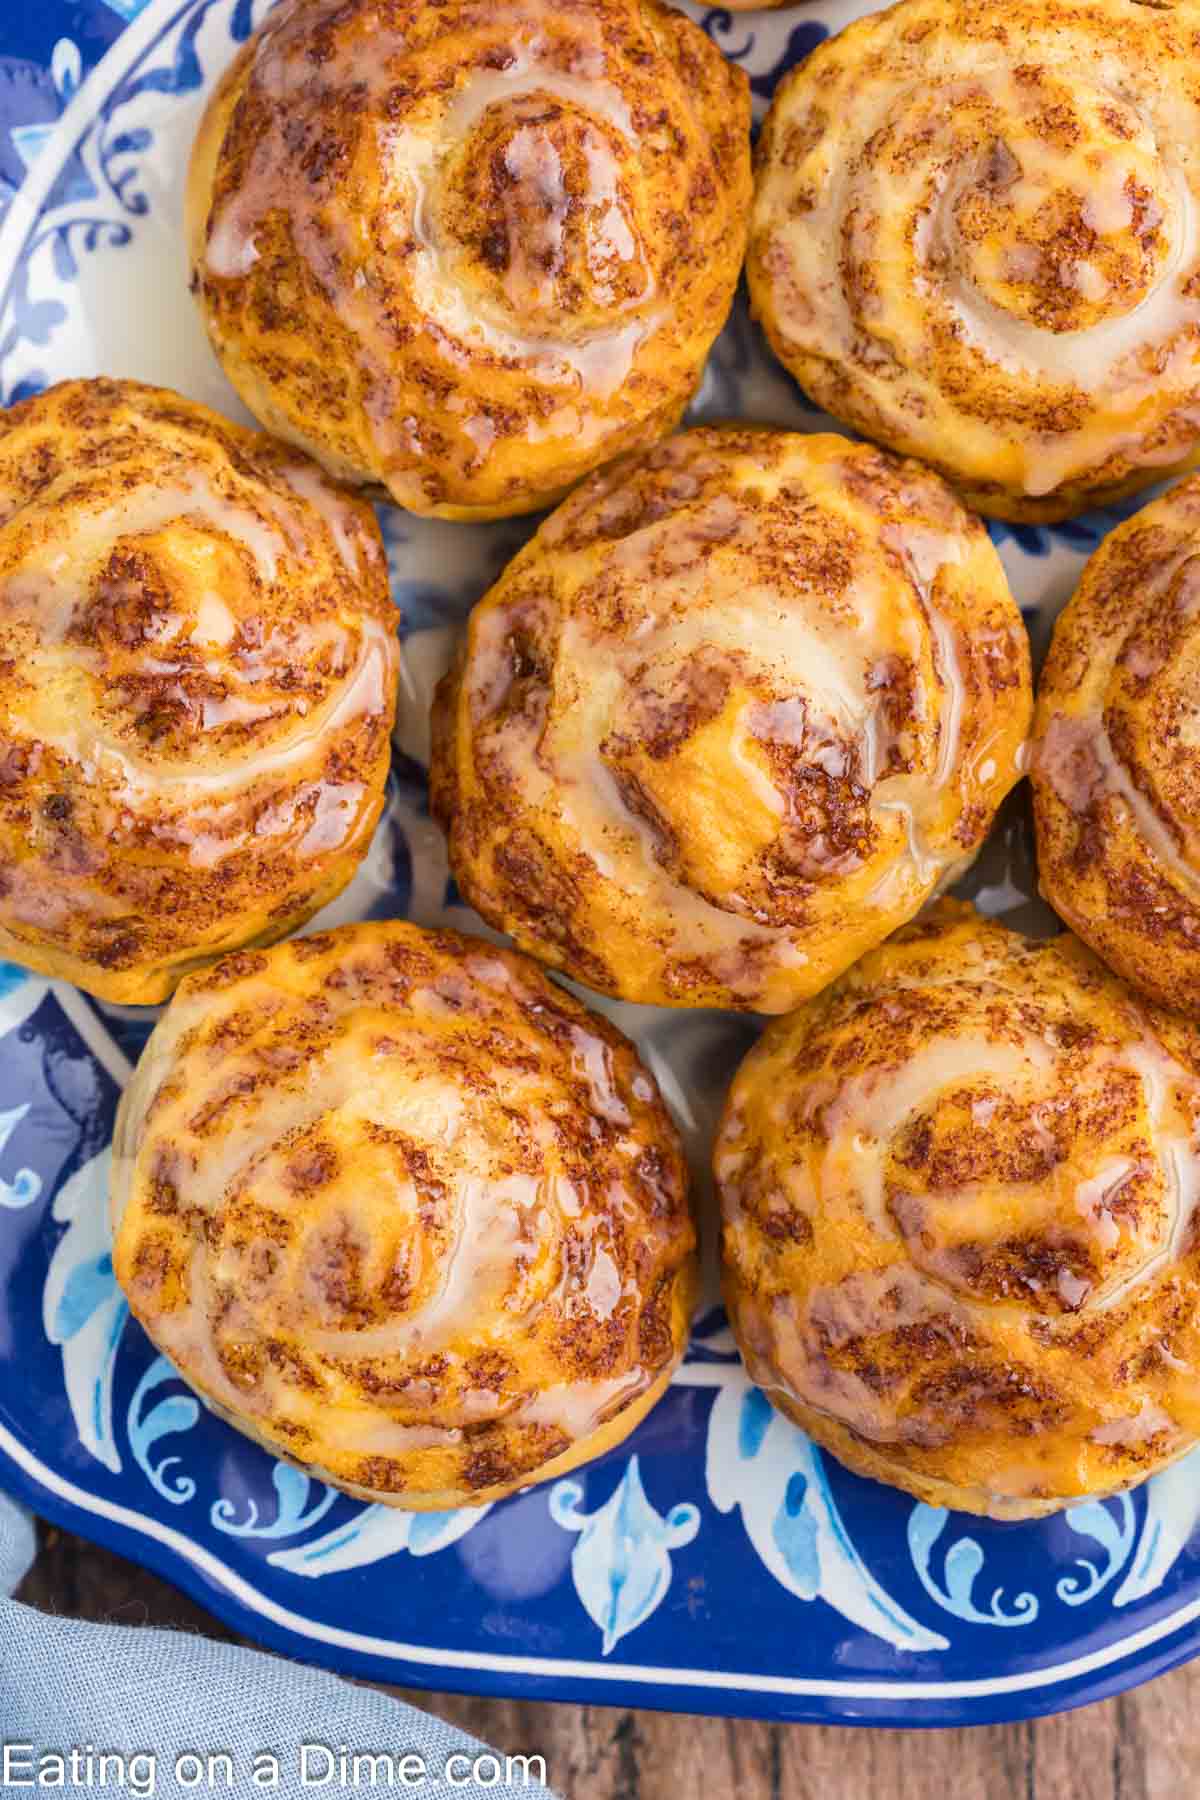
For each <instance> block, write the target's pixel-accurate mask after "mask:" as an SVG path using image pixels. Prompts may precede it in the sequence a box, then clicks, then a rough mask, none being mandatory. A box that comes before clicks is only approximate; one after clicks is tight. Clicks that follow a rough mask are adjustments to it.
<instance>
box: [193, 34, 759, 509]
mask: <svg viewBox="0 0 1200 1800" xmlns="http://www.w3.org/2000/svg"><path fill="white" fill-rule="evenodd" d="M749 122H750V114H749V89H748V84H747V81H746V77H745V75H744V74H743V73H742V71H741V70H740V69H738V68H736V67H735V66H734V65H733V64H731V63H729V62H727V61H726V60H725V58H724V57H723V56H722V55H721V54H720V52H719V51H718V50H716V49H715V48H714V47H713V45H712V44H711V43H710V42H709V40H708V38H707V37H706V36H705V34H704V33H703V32H702V31H701V30H700V29H699V27H698V26H697V25H695V24H693V23H692V21H691V20H690V19H688V18H685V17H684V15H683V14H682V13H679V12H676V11H674V10H673V9H672V8H670V7H667V6H664V5H661V4H659V0H588V3H587V4H586V5H576V6H558V7H554V6H548V5H545V4H544V3H543V0H496V4H493V5H490V6H479V5H477V4H475V3H474V0H444V3H442V4H438V5H426V4H423V3H422V0H288V3H287V4H285V5H283V6H281V7H280V8H279V10H278V11H277V12H274V13H272V14H271V16H270V18H269V19H268V20H267V21H266V23H265V24H264V25H262V26H261V27H260V29H259V30H258V31H257V32H256V33H255V35H254V36H253V37H252V38H251V40H250V42H249V43H248V44H247V45H246V47H245V49H244V50H243V51H242V53H241V55H240V56H239V57H238V59H237V60H236V62H235V63H234V64H233V66H232V68H231V69H230V70H229V73H228V75H227V76H226V78H225V80H224V81H223V82H222V84H221V86H220V87H219V88H218V90H217V92H216V93H215V94H214V96H213V100H212V102H211V104H210V106H209V109H208V112H207V114H206V116H205V119H204V122H203V125H202V126H201V129H200V135H199V137H198V139H197V143H196V148H195V151H194V154H193V160H192V166H191V173H190V177H189V193H188V210H189V228H188V229H189V241H190V246H191V251H190V253H191V258H192V285H193V289H194V291H195V294H196V297H197V299H198V301H199V304H200V308H201V311H202V313H203V315H204V319H205V322H206V324H207V327H208V331H209V334H210V336H211V339H212V342H213V345H214V348H215V349H216V352H217V354H218V356H219V357H220V359H221V361H222V363H223V365H224V368H225V371H226V373H227V374H228V376H229V378H230V380H231V381H232V382H233V384H234V386H235V387H236V388H237V390H238V392H239V393H240V394H241V396H242V398H243V399H244V400H245V402H246V404H247V405H248V406H249V407H250V408H251V409H252V411H253V412H254V413H255V414H256V415H257V416H258V417H259V418H260V419H261V420H262V421H263V423H264V424H265V425H267V426H269V427H270V428H271V429H272V430H273V431H276V432H278V433H279V434H280V435H281V436H283V437H285V438H289V439H290V440H291V441H292V442H293V443H296V444H299V445H301V446H302V447H303V448H304V449H306V450H308V451H309V452H311V454H312V455H314V456H316V457H318V458H319V459H320V460H321V461H322V462H323V463H324V464H325V465H326V467H328V468H329V469H330V470H331V471H332V472H333V473H334V474H335V475H337V476H338V477H339V478H343V479H346V480H348V481H354V482H371V483H377V484H379V485H381V486H382V487H385V488H387V489H388V490H389V491H390V492H391V495H392V497H393V498H394V499H395V500H397V501H398V502H399V503H400V505H402V506H406V507H408V508H409V509H410V510H412V511H413V512H418V513H432V514H438V515H440V516H442V517H445V518H498V517H502V516H504V515H507V514H511V513H521V512H530V511H532V510H534V509H536V508H538V507H541V506H545V505H547V504H549V503H550V502H551V501H552V500H554V499H556V498H558V496H559V495H561V494H563V493H565V492H566V491H567V489H568V488H570V487H572V486H573V485H574V484H575V483H576V482H577V481H578V480H579V479H580V478H581V477H582V476H583V475H586V474H587V473H588V471H589V470H591V469H594V468H596V467H598V466H599V465H600V464H601V463H603V462H606V461H607V460H609V459H610V458H611V457H613V456H615V455H616V454H618V453H619V452H621V451H624V450H630V449H633V448H636V447H639V446H641V445H644V444H649V443H653V442H654V441H655V440H656V439H658V438H660V437H662V436H663V434H664V433H665V432H667V431H668V430H669V429H670V428H671V426H672V425H673V424H674V423H675V422H676V420H677V419H678V418H679V415H680V414H681V412H682V411H683V408H684V406H685V405H686V403H687V401H688V399H689V398H690V396H691V394H692V391H693V389H694V388H695V386H696V384H697V382H698V380H699V378H700V373H701V369H702V367H703V364H704V361H705V358H706V357H707V355H708V351H709V348H710V346H711V344H712V342H713V340H714V338H715V337H716V336H717V333H718V332H719V331H720V329H721V327H722V325H723V324H724V321H725V317H726V314H727V312H728V310H729V306H730V302H731V300H732V298H733V292H734V287H735V284H736V282H737V278H738V272H739V269H740V267H741V262H742V256H743V253H744V249H745V241H746V218H747V215H748V211H749V202H750V151H749Z"/></svg>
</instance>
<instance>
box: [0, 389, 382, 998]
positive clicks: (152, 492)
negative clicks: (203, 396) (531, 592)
mask: <svg viewBox="0 0 1200 1800" xmlns="http://www.w3.org/2000/svg"><path fill="white" fill-rule="evenodd" d="M395 631H396V612H395V608H394V607H393V605H392V602H391V599H390V597H389V594H388V585H387V570H386V564H385V559H384V554H383V545H382V542H381V540H380V537H379V528H378V526H377V524H376V522H375V518H374V515H373V513H372V511H371V509H370V507H369V506H367V505H366V504H365V503H364V502H363V501H361V500H356V499H353V498H351V497H350V496H349V495H348V494H345V493H343V492H341V491H340V490H339V489H338V488H335V487H334V486H333V485H332V483H330V482H329V481H328V480H326V478H325V477H324V476H323V475H322V473H321V471H320V470H319V469H317V468H316V467H315V466H314V465H313V464H312V463H310V462H309V461H308V460H307V459H306V458H302V457H300V456H298V455H297V454H296V453H295V452H294V451H292V450H286V449H284V448H283V447H282V446H281V445H279V444H274V443H272V442H271V441H270V440H269V439H267V438H264V437H261V436H260V435H258V434H257V433H256V432H251V431H245V430H243V429H241V428H240V427H239V426H236V425H231V424H229V423H228V422H227V421H226V420H224V419H220V418H218V417H217V415H216V414H215V413H212V412H209V410H208V409H207V407H203V406H196V405H194V404H193V403H192V402H191V401H190V400H184V399H181V398H180V396H179V395H177V394H171V393H168V392H166V391H165V390H163V389H161V388H151V387H142V386H141V385H139V384H138V383H136V382H130V381H99V380H97V381H68V382H64V383H62V384H61V386H59V387H55V388H51V389H50V390H49V392H48V393H45V394H42V395H40V396H38V397H36V398H34V399H31V400H25V401H22V402H21V404H20V405H19V406H14V407H12V408H10V410H9V411H8V412H5V413H0V955H3V956H6V957H10V958H12V959H13V960H15V961H17V962H21V963H25V964H27V965H28V967H30V968H32V969H37V970H39V971H40V972H41V973H42V974H45V975H52V976H63V977H65V978H66V979H67V980H69V981H73V982H76V983H78V985H79V986H80V987H84V988H87V989H88V991H89V992H90V993H93V994H98V995H100V997H101V998H103V999H106V1000H116V1001H132V1002H147V1003H148V1002H152V1001H158V1000H163V999H165V998H166V997H167V995H168V994H169V993H170V992H171V990H172V988H173V987H174V986H175V983H176V982H177V981H178V980H179V978H180V976H181V975H182V974H184V973H185V972H186V971H187V970H188V969H190V968H194V967H196V966H197V965H198V964H200V963H203V962H205V961H207V960H209V959H211V958H213V957H215V956H218V955H221V954H222V953H223V952H225V951H227V950H230V949H233V948H236V947H237V946H238V945H241V944H246V943H249V942H251V941H270V940H272V939H274V938H277V937H282V936H283V935H284V933H285V932H288V931H291V930H293V929H294V927H295V926H297V925H299V924H301V923H302V922H303V921H304V920H305V919H307V918H308V917H309V916H310V915H311V914H312V913H314V912H315V911H316V910H317V908H318V907H320V906H323V905H324V904H325V902H326V901H327V900H331V899H332V898H333V896H334V895H335V894H336V893H338V892H339V891H340V890H341V889H342V888H343V887H344V886H345V885H346V883H347V882H348V881H349V879H350V877H351V875H352V874H353V873H354V870H355V868H356V867H357V865H358V862H359V860H360V858H361V857H362V855H363V853H364V852H365V850H366V848H367V845H368V843H369V842H370V838H371V833H372V831H373V829H374V826H375V822H376V819H377V818H378V816H379V811H380V807H381V806H382V803H383V791H384V783H385V781H386V779H387V770H388V761H389V756H388V735H389V732H390V729H391V724H392V718H393V714H394V711H395V687H396V676H397V666H398V658H399V646H398V643H397V640H396V635H395Z"/></svg>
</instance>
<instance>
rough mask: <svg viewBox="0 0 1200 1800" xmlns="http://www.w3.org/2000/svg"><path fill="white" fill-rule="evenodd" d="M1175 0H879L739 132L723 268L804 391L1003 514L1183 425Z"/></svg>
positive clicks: (1198, 431)
mask: <svg viewBox="0 0 1200 1800" xmlns="http://www.w3.org/2000/svg"><path fill="white" fill-rule="evenodd" d="M1198 30H1200V5H1198V4H1197V0H1177V3H1175V4H1169V3H1168V4H1161V5H1160V4H1136V3H1131V0H901V4H900V5H898V6H894V7H892V8H891V9H890V10H889V11H887V12H881V13H875V14H872V15H871V16H870V17H869V18H865V19H861V20H859V21H858V22H857V23H856V24H854V25H851V26H850V27H849V28H848V29H847V30H846V31H843V32H841V33H840V34H839V35H838V36H836V37H832V38H830V39H829V40H828V41H827V42H826V43H823V44H821V45H819V46H818V48H817V49H816V50H815V51H814V52H813V54H812V55H811V56H810V57H808V59H807V60H806V61H805V62H803V63H801V64H800V65H799V66H798V67H797V68H796V69H795V70H794V71H793V72H792V73H791V74H790V75H788V76H787V77H786V78H785V80H784V81H783V83H782V84H781V86H780V87H779V89H778V91H777V93H776V95H775V100H774V103H773V105H772V108H771V111H770V114H769V116H768V118H767V122H766V125H765V127H764V130H763V135H762V139H761V143H760V146H759V163H758V185H757V193H756V198H755V205H754V214H753V222H752V225H751V236H750V249H749V259H748V263H747V274H748V277H749V283H750V292H751V297H752V300H753V304H754V308H755V310H756V312H757V314H758V316H759V318H760V319H761V321H762V323H763V325H764V327H765V329H766V333H767V336H768V338H769V339H770V342H771V345H772V347H773V349H774V350H775V352H776V354H777V355H778V356H779V357H780V359H781V360H782V361H783V362H784V363H785V364H786V365H787V367H788V368H789V369H790V370H791V372H792V373H793V374H794V375H795V377H796V379H797V380H798V381H799V382H800V384H801V386H802V387H804V388H805V389H806V390H807V392H808V393H809V394H811V395H812V397H813V399H815V400H817V401H818V402H819V403H820V404H821V405H822V406H824V407H826V408H827V409H828V410H829V411H830V412H831V413H833V414H834V415H835V416H836V417H838V418H840V419H845V420H846V421H847V422H848V423H849V424H852V425H854V426H856V427H857V428H858V429H859V430H861V431H863V432H865V433H866V434H867V435H868V436H869V437H873V438H877V439H878V440H879V441H880V442H881V443H884V444H888V445H890V446H891V447H892V448H893V449H896V450H902V451H904V452H906V453H907V454H909V455H912V456H918V457H920V458H921V459H922V460H923V461H925V462H927V463H930V464H931V465H932V466H933V467H934V468H936V469H938V470H940V471H941V473H942V474H943V475H945V476H946V477H947V479H949V480H951V481H953V482H955V483H956V485H957V486H958V487H959V488H960V489H961V491H962V492H963V494H964V496H965V497H966V498H967V500H968V502H969V504H971V505H972V506H975V507H977V508H978V509H979V510H980V511H981V512H985V513H991V514H993V515H995V516H996V517H997V518H1002V519H1027V520H1038V519H1062V518H1066V517H1068V516H1069V515H1070V514H1071V513H1074V512H1079V511H1080V510H1081V509H1082V508H1084V507H1086V506H1089V505H1094V504H1097V503H1099V502H1101V501H1105V500H1109V499H1111V498H1113V497H1114V496H1116V495H1118V494H1122V493H1132V492H1135V491H1136V490H1137V489H1138V488H1140V487H1144V486H1145V485H1146V484H1147V483H1149V482H1152V481H1155V480H1157V479H1158V478H1159V477H1160V476H1162V475H1163V474H1165V473H1167V472H1168V471H1170V470H1172V469H1175V470H1180V469H1184V468H1188V467H1191V466H1192V465H1193V464H1194V462H1195V461H1196V456H1197V450H1196V446H1197V443H1198V442H1200V91H1198V90H1197V88H1196V85H1195V83H1194V82H1193V80H1192V77H1191V70H1192V66H1193V62H1194V58H1195V37H1196V33H1197V31H1198Z"/></svg>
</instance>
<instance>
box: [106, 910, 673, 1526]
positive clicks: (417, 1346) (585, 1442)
mask: <svg viewBox="0 0 1200 1800" xmlns="http://www.w3.org/2000/svg"><path fill="white" fill-rule="evenodd" d="M113 1159H114V1160H113V1191H112V1197H113V1217H114V1226H115V1234H116V1242H115V1249H114V1254H113V1261H114V1267H115V1269H116V1274H117V1279H118V1281H119V1282H120V1283H121V1285H122V1287H123V1288H124V1289H125V1292H126V1293H127V1295H128V1296H129V1301H130V1304H131V1306H132V1307H133V1310H134V1312H135V1313H136V1314H137V1317H138V1318H139V1319H140V1320H141V1322H142V1324H143V1325H144V1326H145V1328H146V1330H147V1331H148V1332H149V1334H150V1336H151V1338H152V1339H153V1340H154V1342H155V1344H157V1346H158V1347H159V1349H161V1350H162V1351H163V1352H164V1353H165V1354H166V1355H167V1356H168V1357H170V1359H171V1360H172V1362H174V1364H175V1365H176V1367H177V1368H178V1369H179V1371H180V1372H181V1374H183V1375H184V1376H185V1378H186V1379H187V1380H188V1381H189V1382H191V1383H192V1385H193V1386H194V1387H196V1388H197V1389H198V1390H199V1391H200V1392H201V1393H202V1394H203V1395H205V1397H206V1398H207V1399H208V1400H209V1401H211V1402H212V1403H213V1404H214V1405H215V1406H216V1408H217V1409H218V1411H220V1412H221V1413H223V1414H224V1416H225V1417H227V1418H228V1419H229V1421H230V1422H231V1423H232V1424H234V1425H236V1426H237V1427H238V1428H239V1429H240V1430H242V1431H245V1432H247V1433H248V1434H249V1435H250V1436H251V1437H254V1438H257V1439H258V1440H259V1441H260V1442H261V1443H263V1444H265V1445H266V1446H267V1448H268V1449H270V1450H273V1451H275V1452H277V1453H278V1454H281V1455H283V1456H286V1457H290V1458H293V1459H295V1460H297V1461H299V1462H300V1463H302V1465H303V1466H304V1467H306V1468H308V1469H309V1470H310V1471H312V1472H314V1473H315V1474H317V1475H319V1476H320V1477H321V1478H322V1479H324V1480H327V1481H332V1482H334V1483H336V1484H337V1486H339V1487H343V1488H345V1489H346V1490H347V1491H348V1492H350V1493H353V1494H357V1495H359V1496H361V1497H362V1498H364V1499H371V1500H383V1501H386V1502H387V1503H388V1504H390V1505H394V1506H401V1507H408V1508H413V1509H426V1508H432V1509H440V1508H444V1507H453V1506H461V1505H473V1504H481V1503H482V1502H484V1501H489V1500H498V1499H500V1498H501V1497H502V1496H503V1495H505V1494H508V1493H510V1492H512V1491H513V1489H515V1488H517V1487H519V1486H523V1485H524V1484H525V1483H527V1482H530V1481H535V1480H544V1479H546V1478H548V1477H550V1476H552V1475H557V1474H560V1473H561V1472H562V1471H564V1470H566V1469H569V1468H572V1467H573V1466H574V1465H575V1464H576V1463H578V1462H581V1461H583V1460H584V1458H586V1457H589V1456H598V1455H599V1454H600V1453H601V1452H602V1451H604V1450H607V1449H610V1448H611V1447H612V1446H613V1445H614V1444H616V1443H619V1442H620V1440H621V1439H622V1438H623V1437H625V1435H626V1434H627V1433H628V1432H629V1431H631V1430H632V1429H633V1427H634V1425H636V1424H637V1422H638V1420H639V1419H641V1418H642V1417H643V1415H644V1414H645V1413H646V1412H647V1411H648V1410H649V1408H650V1407H651V1406H652V1405H653V1404H654V1402H655V1400H656V1399H657V1398H658V1397H659V1395H660V1394H661V1393H662V1391H663V1389H664V1388H665V1387H666V1384H667V1382H668V1381H669V1380H670V1376H671V1372H672V1370H673V1369H674V1367H675V1365H676V1363H677V1362H678V1360H679V1358H680V1356H681V1354H682V1352H683V1348H684V1344H685V1342H686V1338H687V1330H688V1321H689V1317H690V1314H691V1309H692V1304H693V1301H694V1299H695V1286H696V1265H695V1255H694V1247H695V1234H694V1231H693V1227H692V1221H691V1217H690V1214H689V1211H688V1204H687V1191H686V1175H685V1169H684V1162H683V1155H682V1150H681V1147H680V1143H679V1139H678V1135H677V1133H676V1131H675V1128H674V1126H673V1125H672V1124H671V1122H670V1119H669V1117H668V1115H667V1113H666V1110H665V1108H664V1107H663V1104H662V1101H661V1100H660V1098H659V1095H658V1090H657V1088H656V1087H655V1085H654V1082H653V1081H652V1080H651V1078H650V1076H649V1075H648V1074H647V1073H646V1071H645V1070H644V1069H643V1068H642V1066H641V1064H640V1063H639V1062H638V1059H637V1056H636V1054H635V1052H634V1050H633V1046H632V1045H631V1044H630V1043H629V1042H628V1041H627V1040H626V1039H625V1038H623V1037H622V1036H621V1034H620V1032H619V1031H617V1030H616V1028H615V1027H614V1026H612V1025H610V1024H609V1023H608V1021H607V1020H605V1019H602V1018H599V1017H598V1016H596V1015H595V1014H593V1013H590V1012H589V1011H588V1010H587V1009H586V1008H585V1007H583V1006H581V1005H580V1004H579V1002H578V1001H577V1000H575V999H573V998H572V997H571V995H569V994H567V993H566V992H565V991H564V990H563V989H562V988H560V987H558V986H556V985H555V984H553V983H552V982H550V981H548V980H547V978H546V977H545V976H544V975H543V974H542V972H541V971H540V970H539V969H538V968H537V967H536V966H535V965H534V964H533V963H531V962H529V961H527V960H526V959H525V958H524V957H520V956H515V955H513V954H512V953H511V952H510V951H505V950H497V949H495V948H493V946H492V945H491V944H488V943H485V942H483V941H482V940H480V939H474V938H467V937H460V936H459V935H458V934H457V933H456V932H449V931H435V932H430V931H422V930H420V929H419V928H418V927H417V926H415V925H409V924H404V923H387V924H381V923H370V924H363V925H351V926H346V927H344V928H342V929H340V930H337V931H332V932H328V933H325V934H322V935H320V936H317V937H311V938H298V939H293V940H292V941H291V942H290V943H287V944H281V945H279V946H277V947H276V948H275V949H273V950H270V951H267V952H265V953H260V952H243V953H241V954H238V955H235V956H231V957H227V958H226V959H225V960H224V961H223V962H220V963H218V964H217V965H216V967H215V968H213V969H211V970H208V971H206V972H204V973H202V974H198V975H194V976H191V977H189V978H188V980H187V981H185V982H184V983H183V985H182V986H181V987H180V989H179V992H178V994H177V995H176V997H175V1000H174V1001H173V1003H172V1005H171V1007H170V1009H169V1010H168V1012H167V1013H166V1015H165V1016H164V1018H163V1020H162V1021H161V1023H160V1024H159V1026H158V1027H157V1029H156V1031H155V1033H154V1035H153V1037H152V1038H151V1039H150V1042H149V1044H148V1045H147V1047H146V1050H145V1052H144V1053H143V1056H142V1060H141V1062H140V1063H139V1064H138V1067H137V1071H136V1073H135V1075H134V1078H133V1081H132V1082H131V1084H130V1086H129V1088H128V1089H127V1091H126V1094H125V1097H124V1099H123V1100H122V1103H121V1109H120V1112H119V1114H118V1116H117V1125H116V1133H115V1137H114V1143H113Z"/></svg>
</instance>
